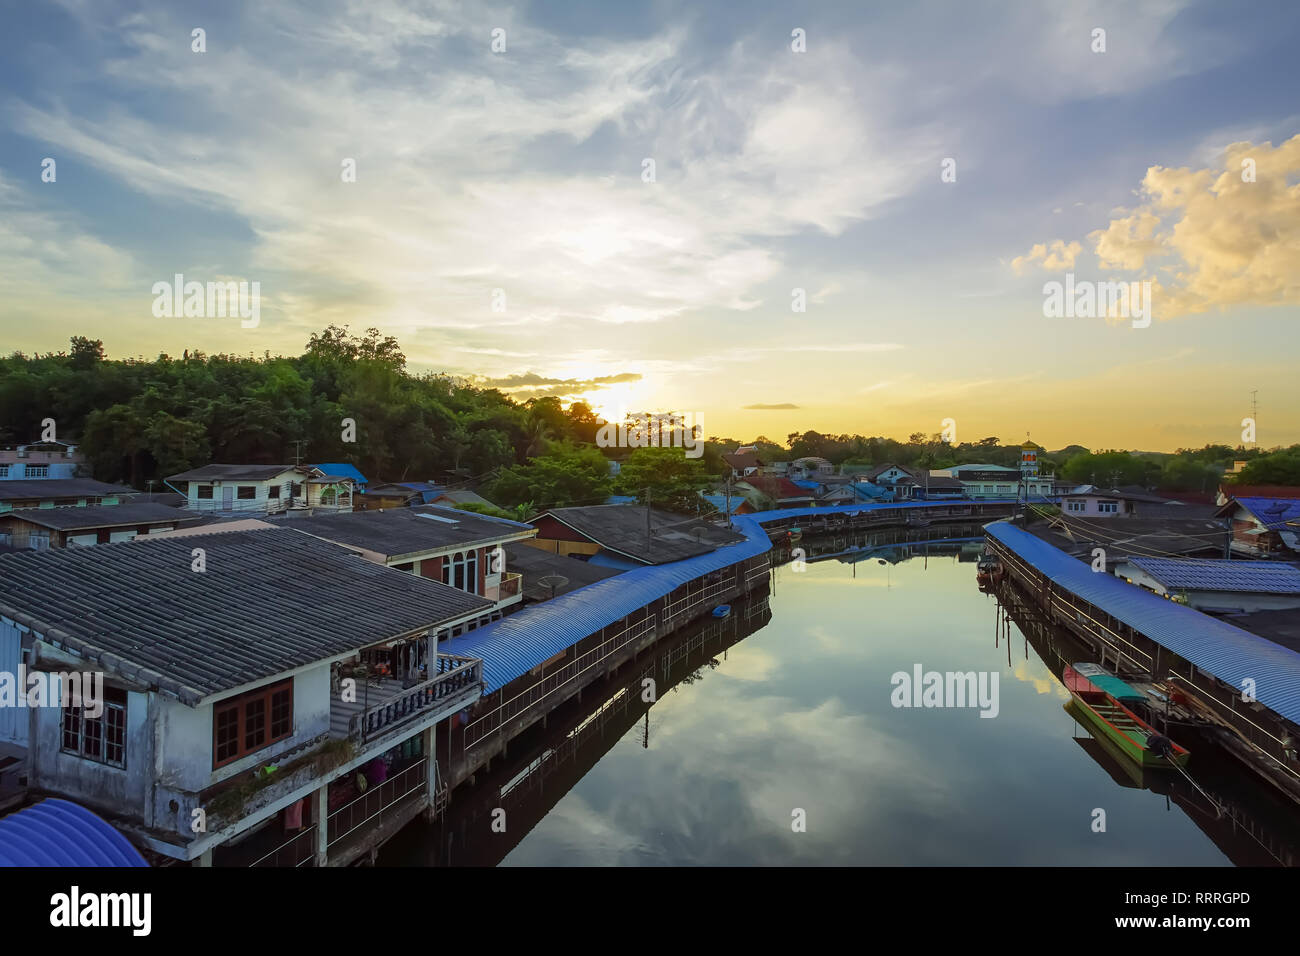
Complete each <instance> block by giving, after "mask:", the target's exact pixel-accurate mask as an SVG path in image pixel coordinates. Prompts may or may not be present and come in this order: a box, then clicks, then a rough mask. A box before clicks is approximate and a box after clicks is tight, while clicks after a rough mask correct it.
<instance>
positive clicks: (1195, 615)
mask: <svg viewBox="0 0 1300 956" xmlns="http://www.w3.org/2000/svg"><path fill="white" fill-rule="evenodd" d="M984 532H985V534H987V535H988V536H989V537H990V538H993V539H995V540H997V541H1000V542H1001V543H1002V544H1004V545H1006V546H1007V547H1008V548H1010V549H1011V550H1012V551H1014V552H1015V553H1016V554H1018V555H1019V556H1020V557H1021V558H1023V559H1024V560H1025V561H1026V562H1028V563H1029V564H1032V565H1033V566H1034V567H1035V568H1037V569H1038V570H1039V571H1041V572H1042V573H1043V574H1045V575H1047V577H1048V578H1049V579H1051V581H1052V582H1053V583H1055V584H1059V585H1060V586H1061V587H1063V588H1066V589H1067V590H1069V591H1072V592H1073V593H1075V594H1077V595H1079V597H1081V598H1083V599H1084V600H1085V601H1089V602H1091V603H1092V604H1094V605H1096V606H1097V607H1099V608H1104V609H1105V610H1106V612H1107V613H1108V614H1110V615H1111V616H1112V617H1114V618H1116V619H1117V620H1120V621H1123V622H1124V623H1125V624H1127V625H1129V627H1132V628H1133V629H1134V630H1137V631H1141V632H1142V633H1143V634H1145V635H1146V636H1147V637H1149V638H1151V639H1152V640H1153V641H1155V642H1157V643H1158V644H1160V645H1161V646H1163V647H1167V648H1169V650H1171V651H1173V652H1174V653H1175V654H1177V655H1178V656H1180V657H1182V658H1183V659H1184V660H1187V661H1190V662H1191V663H1193V664H1195V665H1196V666H1197V667H1199V668H1200V669H1201V670H1203V671H1205V672H1207V673H1209V674H1212V675H1214V676H1215V677H1217V678H1218V679H1219V680H1221V681H1223V682H1224V683H1225V684H1230V685H1232V686H1233V687H1236V688H1238V689H1239V690H1240V689H1245V688H1246V687H1249V686H1250V685H1248V684H1246V683H1245V681H1247V680H1250V681H1253V682H1254V687H1255V691H1254V696H1255V698H1256V699H1257V700H1259V701H1260V702H1261V703H1263V704H1264V706H1266V707H1268V708H1270V709H1272V710H1273V711H1275V712H1276V713H1278V714H1281V715H1282V716H1283V717H1285V718H1286V719H1287V720H1290V721H1294V722H1295V723H1300V654H1297V653H1296V652H1295V651H1293V650H1291V649H1289V648H1286V647H1282V646H1281V645H1280V644H1274V643H1273V642H1272V641H1269V640H1266V639H1265V638H1262V637H1260V636H1259V635H1258V634H1252V633H1250V631H1245V630H1242V629H1241V628H1239V627H1234V626H1233V625H1231V624H1229V623H1227V622H1226V621H1220V620H1219V619H1217V618H1213V617H1210V616H1209V615H1207V614H1202V613H1201V612H1200V611H1197V610H1194V609H1192V608H1190V607H1187V606H1185V605H1182V604H1175V603H1174V602H1173V601H1169V600H1167V599H1165V598H1162V597H1160V596H1158V595H1155V594H1152V593H1151V592H1150V591H1147V590H1144V589H1143V588H1140V587H1137V586H1135V585H1132V584H1129V583H1128V582H1126V581H1121V580H1120V579H1119V578H1117V577H1115V576H1114V575H1111V574H1104V573H1099V572H1094V571H1093V570H1092V568H1091V567H1090V566H1089V565H1087V564H1085V563H1083V562H1082V561H1080V560H1078V559H1077V558H1072V557H1070V556H1069V555H1068V554H1066V553H1065V552H1064V551H1061V550H1060V549H1058V548H1055V547H1053V546H1052V545H1050V544H1048V543H1047V542H1046V541H1043V540H1042V539H1041V538H1037V537H1035V536H1034V535H1032V534H1030V533H1029V532H1027V531H1025V530H1023V529H1022V528H1017V527H1016V526H1014V525H1012V524H1010V523H1009V522H1004V521H1000V522H994V523H993V524H990V525H986V526H985V528H984Z"/></svg>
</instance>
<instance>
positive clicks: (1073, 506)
mask: <svg viewBox="0 0 1300 956" xmlns="http://www.w3.org/2000/svg"><path fill="white" fill-rule="evenodd" d="M1084 507H1085V505H1084V503H1083V502H1082V501H1067V502H1066V503H1065V510H1066V511H1079V512H1081V511H1083V509H1084Z"/></svg>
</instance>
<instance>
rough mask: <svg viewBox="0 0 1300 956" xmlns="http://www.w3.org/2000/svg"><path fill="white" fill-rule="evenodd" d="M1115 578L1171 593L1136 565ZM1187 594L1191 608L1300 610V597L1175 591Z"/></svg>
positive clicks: (1122, 565) (1123, 565)
mask: <svg viewBox="0 0 1300 956" xmlns="http://www.w3.org/2000/svg"><path fill="white" fill-rule="evenodd" d="M1115 576H1116V577H1119V578H1123V579H1125V580H1127V581H1128V582H1129V583H1130V584H1136V585H1138V586H1139V587H1143V588H1146V589H1147V590H1148V591H1154V592H1155V593H1156V594H1159V595H1161V596H1162V597H1168V596H1169V594H1170V592H1169V591H1168V590H1167V589H1166V588H1165V586H1164V585H1163V584H1161V583H1160V582H1159V581H1157V580H1156V579H1155V578H1153V577H1152V576H1151V575H1149V574H1148V573H1147V572H1145V571H1143V570H1142V569H1141V568H1139V567H1137V566H1136V565H1132V564H1128V563H1127V562H1121V563H1120V564H1119V565H1117V566H1116V568H1115ZM1174 593H1179V594H1182V593H1185V594H1186V595H1187V603H1188V605H1189V606H1191V607H1194V608H1197V609H1198V610H1199V609H1201V608H1241V609H1242V610H1245V611H1284V610H1287V609H1289V608H1300V594H1264V593H1257V592H1252V591H1202V590H1189V591H1175V592H1174Z"/></svg>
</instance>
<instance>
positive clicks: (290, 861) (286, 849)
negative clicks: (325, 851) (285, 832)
mask: <svg viewBox="0 0 1300 956" xmlns="http://www.w3.org/2000/svg"><path fill="white" fill-rule="evenodd" d="M315 860H316V824H314V823H312V824H309V825H308V826H307V828H306V829H305V830H303V831H302V832H301V833H297V834H294V835H293V836H291V837H290V838H289V839H287V840H285V841H284V842H283V843H281V844H280V845H279V846H278V847H276V848H275V849H274V850H272V851H271V852H270V853H267V854H265V855H263V856H260V857H258V858H257V859H256V860H254V861H253V862H252V863H250V864H248V865H249V866H250V867H253V866H307V865H314V863H315Z"/></svg>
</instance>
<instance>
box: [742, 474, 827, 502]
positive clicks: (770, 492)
mask: <svg viewBox="0 0 1300 956" xmlns="http://www.w3.org/2000/svg"><path fill="white" fill-rule="evenodd" d="M739 483H740V484H744V485H749V486H750V487H751V488H753V489H754V490H755V491H758V492H761V493H762V494H764V495H766V496H767V497H769V498H772V499H774V500H776V501H784V500H785V499H787V498H811V497H812V495H810V494H808V493H807V491H806V490H805V489H803V488H800V487H799V486H798V485H796V484H795V483H794V482H793V481H791V480H790V479H789V478H782V477H780V476H779V475H750V476H748V477H747V478H745V479H744V480H743V481H741V482H739Z"/></svg>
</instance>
